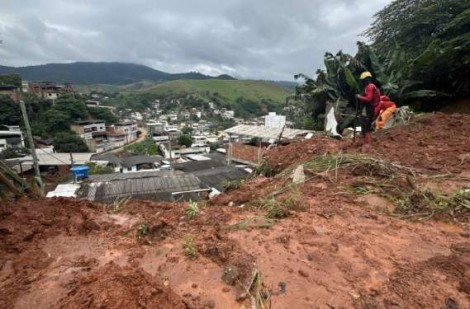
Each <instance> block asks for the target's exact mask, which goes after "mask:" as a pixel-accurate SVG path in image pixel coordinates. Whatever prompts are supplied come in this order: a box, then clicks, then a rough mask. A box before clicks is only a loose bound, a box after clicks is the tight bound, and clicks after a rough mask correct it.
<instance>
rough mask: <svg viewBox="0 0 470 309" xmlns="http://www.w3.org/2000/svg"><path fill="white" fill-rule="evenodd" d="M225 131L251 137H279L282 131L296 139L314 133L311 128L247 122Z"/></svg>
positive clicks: (289, 137)
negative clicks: (249, 123)
mask: <svg viewBox="0 0 470 309" xmlns="http://www.w3.org/2000/svg"><path fill="white" fill-rule="evenodd" d="M224 132H226V133H229V134H236V135H244V136H249V137H260V138H267V139H276V138H279V135H280V134H281V132H282V138H287V139H294V138H296V137H297V136H301V135H305V134H307V133H313V131H311V130H300V129H290V128H284V131H282V129H278V128H265V127H264V126H253V125H246V124H239V125H237V126H235V127H232V128H229V129H227V130H225V131H224Z"/></svg>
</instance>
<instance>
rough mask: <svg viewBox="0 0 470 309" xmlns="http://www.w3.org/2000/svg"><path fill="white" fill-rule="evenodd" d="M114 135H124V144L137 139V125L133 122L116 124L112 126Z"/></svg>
mask: <svg viewBox="0 0 470 309" xmlns="http://www.w3.org/2000/svg"><path fill="white" fill-rule="evenodd" d="M112 127H113V128H114V129H113V130H111V131H114V132H116V133H124V134H125V135H126V136H125V139H126V144H127V143H130V142H132V141H135V140H136V139H137V123H136V122H134V121H127V122H118V123H116V124H114V125H113V126H112Z"/></svg>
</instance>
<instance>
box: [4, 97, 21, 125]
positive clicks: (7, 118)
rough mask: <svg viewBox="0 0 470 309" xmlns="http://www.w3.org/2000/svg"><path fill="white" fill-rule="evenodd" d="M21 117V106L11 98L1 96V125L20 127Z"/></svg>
mask: <svg viewBox="0 0 470 309" xmlns="http://www.w3.org/2000/svg"><path fill="white" fill-rule="evenodd" d="M21 117H22V116H21V111H20V105H19V104H18V103H17V102H15V101H13V100H12V99H11V98H10V97H9V96H6V95H0V124H6V125H19V124H20V122H21V120H22V118H21Z"/></svg>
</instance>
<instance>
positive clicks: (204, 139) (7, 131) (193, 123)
mask: <svg viewBox="0 0 470 309" xmlns="http://www.w3.org/2000/svg"><path fill="white" fill-rule="evenodd" d="M2 87H3V88H2V90H3V91H4V92H3V94H5V95H8V96H9V97H10V98H11V99H12V100H14V101H15V102H19V101H20V100H21V94H23V95H25V94H28V95H33V96H35V97H37V98H39V99H43V100H47V101H50V102H51V103H52V106H54V103H55V102H56V101H57V100H58V99H59V98H61V97H62V98H63V96H66V95H73V96H80V97H83V100H84V102H85V105H86V107H87V109H88V110H90V109H92V110H96V109H105V110H107V111H109V112H110V113H112V114H114V115H116V113H117V110H116V108H115V107H112V106H108V105H106V104H103V102H106V101H107V99H108V98H107V97H105V96H102V95H99V94H96V93H95V94H92V95H89V96H83V94H80V93H77V92H76V91H75V90H74V89H73V87H72V86H71V85H57V84H55V83H51V82H34V83H29V82H22V84H21V89H19V88H18V87H14V86H2ZM171 103H172V104H173V106H174V108H173V109H172V110H170V111H169V112H168V111H167V112H165V111H164V110H163V109H162V108H161V101H160V100H159V99H156V100H154V101H153V102H151V104H150V107H149V108H147V109H145V110H144V111H142V112H138V111H133V110H132V109H125V110H121V111H119V115H116V116H117V117H116V119H118V121H116V122H114V123H109V122H106V121H105V120H101V119H93V118H91V117H90V118H89V119H88V120H75V121H73V122H72V123H71V124H70V131H71V132H73V133H74V134H75V135H76V136H78V137H79V138H80V139H81V140H82V141H83V142H84V144H85V145H86V147H87V151H85V152H80V153H73V152H61V151H57V150H56V149H55V147H54V145H52V144H51V142H50V141H49V142H48V141H47V140H46V139H44V138H42V137H41V136H35V137H34V141H35V151H36V153H37V154H36V156H37V157H38V161H37V163H38V166H39V171H40V175H35V176H36V177H41V176H42V178H43V179H45V185H46V191H47V192H45V194H46V195H47V196H49V197H57V196H76V197H83V198H87V199H89V200H91V201H106V202H113V201H119V200H121V199H125V198H140V199H149V200H157V201H158V200H168V201H172V200H200V199H204V198H208V197H209V196H211V197H213V196H216V195H217V194H220V193H221V192H223V191H224V190H225V189H226V188H227V187H228V186H230V184H233V183H236V182H241V181H243V179H245V178H246V177H247V176H248V175H249V174H250V173H251V172H252V171H253V168H254V167H256V166H257V165H258V164H259V163H260V162H261V161H262V157H263V153H264V152H265V151H266V149H267V148H268V147H271V146H272V145H273V144H276V143H279V142H281V141H287V140H293V139H298V138H311V137H312V136H313V131H309V130H300V129H293V128H290V126H292V123H291V122H289V121H287V120H286V116H282V115H277V114H276V112H268V113H267V114H266V115H264V116H260V117H253V118H251V119H243V118H236V117H235V113H234V111H233V110H228V109H226V108H218V107H217V106H216V105H215V104H214V103H213V102H209V103H208V109H207V110H204V109H201V108H184V107H183V108H182V106H181V105H180V104H179V101H178V100H175V101H173V102H171ZM18 104H19V103H18ZM207 113H210V114H211V115H218V116H220V118H221V119H225V120H229V121H231V123H233V125H234V126H233V127H229V128H227V129H225V130H222V131H219V130H218V129H217V128H215V126H214V123H213V122H212V121H210V120H207V117H206V116H207ZM3 127H4V129H3V130H2V131H0V135H1V136H2V140H1V141H2V143H1V144H0V145H1V147H2V150H7V149H8V148H10V149H13V148H18V147H25V142H24V141H25V134H24V133H23V132H22V131H21V130H20V128H19V127H18V126H16V127H12V126H3ZM139 143H143V144H144V145H145V149H144V151H143V152H140V153H135V154H133V153H132V152H131V153H129V152H128V151H127V149H129V147H135V146H136V145H138V144H139ZM149 143H150V144H149ZM152 145H153V146H152ZM151 149H154V150H153V151H152V150H151ZM5 162H6V163H7V164H8V165H9V168H10V169H12V170H13V171H16V172H17V173H18V175H19V176H20V177H21V178H25V177H31V176H33V171H34V168H33V167H34V158H33V157H32V156H31V155H23V156H17V157H15V158H7V159H5ZM81 167H83V168H85V169H86V172H85V173H84V174H77V173H75V172H74V171H75V170H76V169H80V168H81ZM95 174H99V176H98V175H95ZM28 175H29V176H28ZM103 179H104V180H103ZM58 180H60V181H58ZM163 180H164V181H166V184H165V185H161V184H160V185H158V184H156V183H155V181H157V182H158V181H163ZM123 183H127V184H128V185H129V186H131V187H132V188H133V189H129V188H128V187H126V186H123V185H122V184H123ZM64 190H65V191H64ZM97 190H98V191H99V192H108V193H107V194H104V193H100V194H98V193H97V192H98V191H97ZM97 194H98V195H97ZM103 194H104V195H103Z"/></svg>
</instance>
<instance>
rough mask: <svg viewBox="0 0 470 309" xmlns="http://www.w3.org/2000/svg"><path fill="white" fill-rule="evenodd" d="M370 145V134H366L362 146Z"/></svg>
mask: <svg viewBox="0 0 470 309" xmlns="http://www.w3.org/2000/svg"><path fill="white" fill-rule="evenodd" d="M370 144H372V133H370V132H366V133H365V134H364V145H370Z"/></svg>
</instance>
